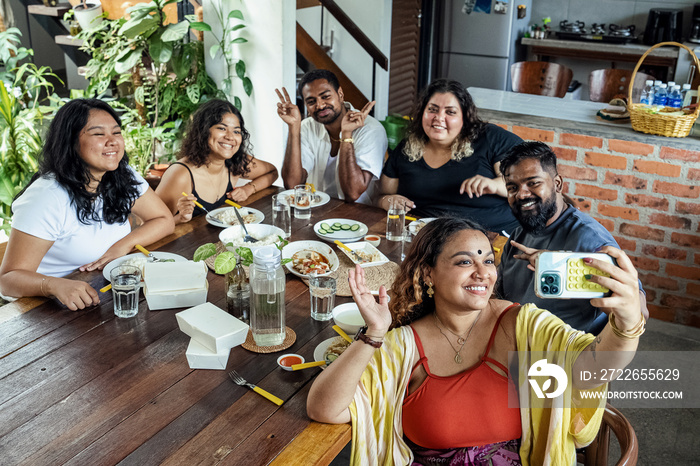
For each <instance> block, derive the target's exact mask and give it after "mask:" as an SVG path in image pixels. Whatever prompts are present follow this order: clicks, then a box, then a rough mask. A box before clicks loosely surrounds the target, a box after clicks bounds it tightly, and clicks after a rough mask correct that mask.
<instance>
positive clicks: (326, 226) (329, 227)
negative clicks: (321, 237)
mask: <svg viewBox="0 0 700 466" xmlns="http://www.w3.org/2000/svg"><path fill="white" fill-rule="evenodd" d="M321 228H323V229H324V230H326V231H328V230H330V229H331V226H330V225H329V224H327V223H325V222H324V223H322V224H321Z"/></svg>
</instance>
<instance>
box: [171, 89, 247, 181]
mask: <svg viewBox="0 0 700 466" xmlns="http://www.w3.org/2000/svg"><path fill="white" fill-rule="evenodd" d="M227 113H233V114H234V115H236V117H237V118H238V121H239V122H240V124H241V145H240V146H239V147H238V151H236V153H235V154H233V157H231V158H230V159H227V160H226V162H225V165H226V169H227V170H228V171H229V173H231V174H232V175H234V176H245V175H247V174H248V173H249V172H250V162H251V160H252V157H251V156H250V155H248V154H250V153H251V148H252V146H251V144H250V133H248V131H247V130H246V129H245V122H244V121H243V115H241V112H240V111H239V110H238V109H237V108H236V107H235V106H234V105H233V104H232V103H231V102H229V101H227V100H221V99H212V100H209V101H208V102H206V103H204V104H202V105H201V106H200V107H199V108H198V109H197V111H196V112H194V114H193V115H192V119H191V120H190V123H189V125H188V126H187V131H185V139H184V140H183V141H182V146H181V147H180V155H179V157H178V159H183V158H184V159H186V160H187V161H188V162H191V163H192V164H193V165H194V166H195V167H201V166H202V165H206V164H207V163H208V162H209V153H210V152H211V149H210V147H209V130H210V129H211V128H212V127H213V126H216V125H218V124H219V123H221V122H222V121H223V119H224V115H226V114H227Z"/></svg>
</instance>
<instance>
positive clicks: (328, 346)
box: [314, 337, 350, 369]
mask: <svg viewBox="0 0 700 466" xmlns="http://www.w3.org/2000/svg"><path fill="white" fill-rule="evenodd" d="M349 346H350V342H348V341H347V340H346V339H345V338H343V337H333V338H329V339H328V340H324V341H322V342H321V343H319V344H318V346H316V349H314V361H325V362H326V365H328V364H330V363H332V362H333V361H335V360H336V359H338V357H339V356H340V355H341V354H343V351H345V350H346V349H348V347H349ZM324 368H325V366H322V367H321V369H324Z"/></svg>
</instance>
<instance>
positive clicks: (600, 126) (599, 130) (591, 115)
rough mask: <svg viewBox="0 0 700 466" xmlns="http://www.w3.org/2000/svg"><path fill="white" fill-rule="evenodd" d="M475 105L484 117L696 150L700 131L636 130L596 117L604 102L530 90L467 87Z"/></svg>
mask: <svg viewBox="0 0 700 466" xmlns="http://www.w3.org/2000/svg"><path fill="white" fill-rule="evenodd" d="M468 91H469V94H471V96H472V98H473V99H474V104H475V105H476V106H477V108H478V109H479V116H480V117H481V118H482V119H483V120H486V121H489V120H494V121H496V122H500V123H507V124H512V125H522V126H536V127H538V128H543V129H553V130H573V131H576V132H577V133H579V134H583V135H590V136H597V137H610V138H616V139H623V140H627V141H636V142H642V143H645V144H653V145H658V146H667V147H673V148H677V149H687V150H693V151H696V150H698V142H699V140H698V139H699V138H698V135H700V131H698V129H697V128H698V125H697V124H696V126H695V128H696V129H695V130H694V131H696V132H695V133H693V132H691V134H694V136H688V137H686V138H669V137H663V136H654V135H651V134H645V133H639V132H637V131H634V130H633V129H632V126H631V124H630V123H613V122H610V121H604V120H599V119H598V118H596V112H598V110H600V109H602V108H605V107H606V106H607V104H605V103H600V102H590V101H583V100H569V99H560V98H557V97H546V96H541V95H532V94H519V93H516V92H507V91H500V90H495V89H484V88H479V87H470V88H469V89H468Z"/></svg>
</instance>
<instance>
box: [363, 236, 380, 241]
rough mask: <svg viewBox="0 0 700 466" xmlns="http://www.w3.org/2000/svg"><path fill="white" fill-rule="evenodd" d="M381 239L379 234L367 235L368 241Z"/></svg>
mask: <svg viewBox="0 0 700 466" xmlns="http://www.w3.org/2000/svg"><path fill="white" fill-rule="evenodd" d="M378 239H379V236H365V240H367V241H377V240H378Z"/></svg>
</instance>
